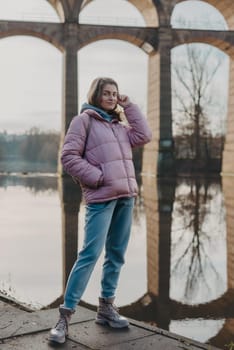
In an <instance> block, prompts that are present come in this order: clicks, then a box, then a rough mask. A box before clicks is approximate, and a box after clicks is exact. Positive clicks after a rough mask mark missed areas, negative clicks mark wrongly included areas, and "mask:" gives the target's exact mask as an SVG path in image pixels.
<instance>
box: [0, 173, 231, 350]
mask: <svg viewBox="0 0 234 350" xmlns="http://www.w3.org/2000/svg"><path fill="white" fill-rule="evenodd" d="M61 181H62V180H61V179H60V178H59V177H57V176H56V175H55V174H27V175H20V174H10V175H9V174H2V175H0V208H1V210H0V222H1V231H0V237H1V245H0V256H1V264H0V291H1V293H2V294H5V295H7V296H11V297H13V298H14V299H16V300H17V301H19V302H21V303H24V304H27V305H29V306H31V307H34V308H38V309H39V308H41V307H44V306H48V305H57V304H58V303H59V302H60V301H61V296H62V294H63V290H64V285H65V282H64V280H65V279H66V278H67V274H68V273H69V269H68V266H71V262H69V261H67V260H66V259H67V258H66V257H67V256H74V250H75V252H76V250H77V249H78V248H79V247H80V246H81V244H82V240H83V223H84V210H85V207H84V204H83V203H82V202H81V203H79V214H78V217H77V219H75V220H77V222H78V226H77V227H78V229H77V232H78V244H77V241H76V238H77V236H76V235H75V236H76V237H72V238H69V239H67V238H66V235H65V233H64V227H65V224H64V222H66V220H67V221H68V222H69V220H70V217H69V215H70V214H69V213H68V212H69V209H68V210H67V209H64V208H67V203H68V202H69V200H70V201H71V199H69V200H68V199H67V196H66V195H65V196H64V194H63V192H64V190H62V189H63V188H64V184H63V183H62V184H61ZM233 185H234V179H232V178H229V179H228V180H227V181H226V180H225V181H224V180H223V179H222V178H220V177H214V178H207V177H201V176H200V177H196V178H191V177H178V178H177V179H161V180H159V179H156V178H153V177H152V178H147V179H145V180H144V179H143V181H142V186H141V195H140V197H139V198H138V200H137V203H136V206H135V211H134V222H133V227H132V234H131V240H130V243H129V247H128V251H127V256H126V264H125V265H124V267H123V270H122V273H121V278H120V283H119V288H118V292H117V295H116V303H117V305H118V306H120V308H121V311H122V312H123V313H125V314H126V315H128V316H130V317H133V318H136V319H139V320H141V321H145V322H149V323H150V324H154V325H157V326H159V327H161V328H165V329H168V330H170V331H172V332H175V333H177V334H181V335H184V336H187V337H190V338H193V339H196V340H199V341H201V342H210V343H211V344H213V345H216V346H218V347H220V348H224V345H225V344H229V343H230V342H231V341H232V340H233V338H234V308H233V305H234V303H233V300H234V298H233V296H234V292H233V291H234V261H233V250H232V249H233V248H232V243H234V233H233V231H234V230H233V225H234V220H233V205H234V195H233V196H232V190H230V189H231V188H234V186H233ZM61 193H62V194H61ZM68 204H69V203H68ZM74 242H75V243H74ZM74 244H75V245H78V247H76V246H75V247H73V246H74ZM72 247H73V248H72ZM71 251H73V253H71ZM68 260H69V259H68ZM102 260H103V256H101V258H100V259H99V262H98V263H97V266H96V268H95V270H94V272H93V275H92V277H91V280H90V282H89V285H88V287H87V289H86V291H85V294H84V295H83V298H82V300H83V301H84V302H85V303H87V305H90V306H92V305H96V304H97V299H98V296H99V281H100V276H101V266H102Z"/></svg>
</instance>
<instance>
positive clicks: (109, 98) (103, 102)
mask: <svg viewBox="0 0 234 350" xmlns="http://www.w3.org/2000/svg"><path fill="white" fill-rule="evenodd" d="M117 100H118V90H117V87H116V86H115V85H114V84H106V85H104V86H103V90H102V94H101V99H100V107H101V108H102V109H104V111H107V112H109V111H113V110H114V109H115V107H116V104H117Z"/></svg>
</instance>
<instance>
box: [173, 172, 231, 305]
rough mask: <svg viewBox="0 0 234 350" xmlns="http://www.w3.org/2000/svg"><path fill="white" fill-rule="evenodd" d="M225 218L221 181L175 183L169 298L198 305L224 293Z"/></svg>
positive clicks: (225, 281) (182, 181)
mask: <svg viewBox="0 0 234 350" xmlns="http://www.w3.org/2000/svg"><path fill="white" fill-rule="evenodd" d="M224 217H225V213H224V203H223V195H222V191H221V182H220V179H212V182H211V181H210V180H209V179H207V178H206V179H203V178H195V179H186V180H184V179H183V180H182V179H179V180H178V181H177V186H176V193H175V202H174V209H173V216H172V228H171V274H170V275H171V281H170V286H171V288H170V297H171V298H172V299H176V300H178V301H180V302H182V303H184V304H198V303H204V302H208V301H210V300H213V299H215V298H218V297H219V296H221V295H222V294H223V293H224V292H225V291H226V290H227V261H226V256H227V251H226V225H225V218H224ZM178 285H180V288H178Z"/></svg>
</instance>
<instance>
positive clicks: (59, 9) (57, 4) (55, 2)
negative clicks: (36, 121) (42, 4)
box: [46, 0, 65, 22]
mask: <svg viewBox="0 0 234 350" xmlns="http://www.w3.org/2000/svg"><path fill="white" fill-rule="evenodd" d="M46 1H47V2H48V3H49V4H50V5H51V6H52V7H53V8H54V10H55V11H56V13H57V14H58V16H59V18H60V20H61V22H64V19H65V13H64V8H63V5H62V2H61V1H60V0H46Z"/></svg>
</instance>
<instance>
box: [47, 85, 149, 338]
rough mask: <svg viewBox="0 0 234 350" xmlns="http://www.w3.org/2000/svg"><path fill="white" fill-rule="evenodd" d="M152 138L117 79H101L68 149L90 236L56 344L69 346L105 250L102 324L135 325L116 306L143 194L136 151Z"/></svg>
mask: <svg viewBox="0 0 234 350" xmlns="http://www.w3.org/2000/svg"><path fill="white" fill-rule="evenodd" d="M118 104H119V105H120V106H121V107H122V108H123V109H124V113H125V115H126V118H127V120H128V124H129V125H124V124H123V123H121V120H120V118H119V115H118V114H117V112H116V107H117V105H118ZM150 140H151V132H150V130H149V128H148V125H147V122H146V119H145V118H144V116H143V115H142V113H141V112H140V110H139V108H138V107H137V105H135V104H133V103H132V102H131V101H130V99H129V97H128V96H126V95H120V94H119V89H118V85H117V83H116V82H115V81H114V80H113V79H111V78H97V79H95V80H94V81H93V83H92V84H91V87H90V90H89V92H88V103H85V104H84V105H83V106H82V110H81V114H80V115H79V116H76V117H75V118H73V120H72V122H71V124H70V127H69V129H68V132H67V134H66V137H65V141H64V145H63V149H62V156H61V160H62V164H63V166H64V169H65V170H66V172H67V173H68V174H70V175H71V176H72V177H73V178H74V179H75V180H77V181H79V183H80V184H81V188H82V193H83V197H84V200H85V203H86V216H85V237H84V243H83V248H82V249H81V251H80V252H79V254H78V259H77V261H76V262H75V264H74V266H73V268H72V271H71V273H70V276H69V279H68V282H67V286H66V290H65V295H64V303H63V305H61V306H60V308H59V312H60V317H59V321H58V323H57V325H56V326H55V327H54V328H52V329H51V331H50V336H49V339H50V341H54V342H57V343H64V342H65V340H66V336H67V334H68V323H69V321H70V318H71V315H72V314H73V313H74V312H75V308H76V306H77V304H78V303H79V301H80V299H81V297H82V295H83V293H84V290H85V288H86V286H87V283H88V281H89V278H90V275H91V273H92V271H93V269H94V266H95V264H96V262H97V260H98V258H99V256H100V254H101V252H102V251H103V249H104V248H105V258H104V264H103V272H102V279H101V293H100V297H99V307H98V311H97V316H96V322H97V323H99V324H108V325H109V326H111V327H114V328H122V327H127V326H128V325H129V322H128V320H127V319H126V318H125V317H123V316H120V315H119V313H118V311H117V309H116V307H115V306H114V304H113V302H114V298H115V292H116V288H117V284H118V279H119V274H120V269H121V267H122V265H123V264H124V255H125V251H126V248H127V245H128V241H129V235H130V230H131V223H132V212H133V206H134V198H135V197H136V196H137V192H138V188H137V183H136V179H135V171H134V165H133V162H132V147H136V146H142V145H144V144H145V143H147V142H149V141H150Z"/></svg>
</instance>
